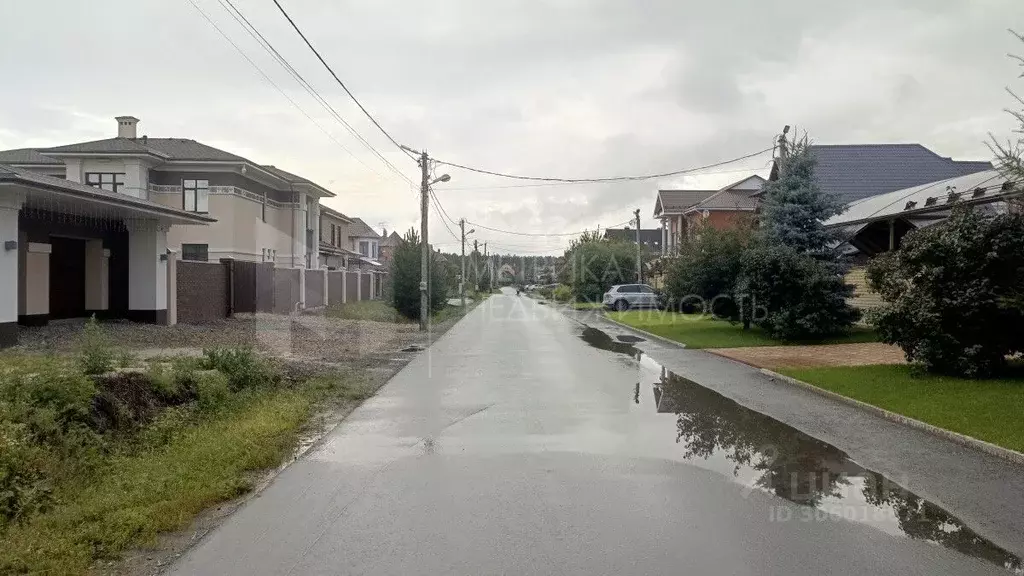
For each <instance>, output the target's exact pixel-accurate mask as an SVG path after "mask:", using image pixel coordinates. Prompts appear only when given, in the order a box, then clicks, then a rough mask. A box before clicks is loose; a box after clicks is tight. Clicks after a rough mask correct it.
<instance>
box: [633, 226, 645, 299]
mask: <svg viewBox="0 0 1024 576" xmlns="http://www.w3.org/2000/svg"><path fill="white" fill-rule="evenodd" d="M633 216H636V281H637V283H638V284H643V283H644V265H643V260H642V258H641V257H640V250H641V248H642V246H641V245H640V209H639V208H637V209H636V210H635V211H634V212H633Z"/></svg>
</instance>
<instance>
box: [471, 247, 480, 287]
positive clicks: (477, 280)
mask: <svg viewBox="0 0 1024 576" xmlns="http://www.w3.org/2000/svg"><path fill="white" fill-rule="evenodd" d="M479 251H480V248H479V247H478V241H477V240H473V261H472V262H471V264H472V265H473V290H476V289H478V288H480V266H479V264H478V263H477V261H476V255H477V253H478V252H479Z"/></svg>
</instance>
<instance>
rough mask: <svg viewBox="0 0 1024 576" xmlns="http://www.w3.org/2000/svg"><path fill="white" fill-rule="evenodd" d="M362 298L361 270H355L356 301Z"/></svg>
mask: <svg viewBox="0 0 1024 576" xmlns="http://www.w3.org/2000/svg"><path fill="white" fill-rule="evenodd" d="M362 300H363V271H362V270H356V302H361V301H362Z"/></svg>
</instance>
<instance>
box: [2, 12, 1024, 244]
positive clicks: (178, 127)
mask: <svg viewBox="0 0 1024 576" xmlns="http://www.w3.org/2000/svg"><path fill="white" fill-rule="evenodd" d="M196 1H197V2H198V3H199V5H200V6H201V7H202V8H203V9H204V10H205V11H206V12H207V13H208V14H209V15H210V16H211V17H212V18H213V19H214V20H215V21H216V22H217V23H218V25H219V26H221V27H222V28H223V29H224V30H225V32H227V33H228V34H229V35H230V36H231V38H232V39H233V40H234V41H235V42H237V43H238V44H239V46H241V47H242V48H243V49H244V50H245V52H246V53H247V54H248V55H249V56H250V57H251V58H252V59H253V60H254V61H255V62H257V63H258V65H259V66H260V67H262V68H263V69H264V70H265V71H266V72H267V73H268V74H269V75H270V76H271V77H272V78H273V80H274V81H275V82H276V83H277V84H278V85H279V86H280V87H281V88H282V89H284V90H285V91H286V92H287V94H288V95H289V96H291V97H292V98H293V99H295V100H296V102H298V103H299V104H300V105H301V106H302V108H304V109H305V110H306V111H307V112H308V113H309V114H310V115H311V116H312V117H313V118H314V119H315V120H316V121H317V122H319V123H320V124H321V125H322V126H323V127H324V128H325V129H326V130H328V131H329V132H330V133H331V134H332V135H333V136H334V137H335V138H337V139H338V140H339V141H340V142H341V143H342V144H343V145H344V147H345V148H347V149H348V150H349V151H350V152H351V153H352V154H354V155H356V156H357V157H358V158H359V161H356V160H354V159H353V158H352V157H351V156H350V155H349V152H346V151H345V150H342V148H341V147H339V146H338V145H336V144H335V143H334V142H332V141H331V140H330V139H329V138H328V137H326V136H325V135H324V134H323V133H322V132H321V131H320V130H319V129H318V128H317V127H315V126H314V125H312V124H311V123H310V121H309V120H307V119H306V118H305V117H304V116H303V115H302V114H301V113H300V112H298V111H296V110H295V109H293V108H292V106H291V105H290V104H289V103H288V102H287V100H286V99H285V98H283V97H282V96H281V94H279V93H278V92H277V91H276V90H275V89H274V88H272V87H271V86H269V85H268V84H267V82H266V81H265V80H264V79H263V78H261V77H260V76H259V75H258V74H257V73H255V72H254V71H253V70H252V69H251V67H250V65H249V64H248V63H247V62H246V61H245V60H243V59H242V58H241V57H240V56H239V55H238V54H237V53H236V52H235V51H234V49H232V48H231V46H230V45H229V44H228V43H227V42H225V41H224V39H223V38H221V36H220V35H219V34H218V33H217V32H216V31H214V30H213V29H212V28H211V27H210V26H209V24H208V23H207V22H206V21H205V20H203V19H202V17H200V16H199V15H198V14H197V13H196V12H195V10H194V9H193V8H192V6H191V5H189V3H188V2H187V1H186V0H181V1H176V2H156V1H131V0H111V1H109V2H101V3H68V2H60V1H58V0H37V1H36V2H20V3H14V2H12V3H9V4H10V6H5V9H4V22H5V29H4V34H3V35H2V36H0V70H3V71H4V76H5V79H16V80H15V81H10V82H4V89H3V90H0V147H3V148H13V147H19V146H26V145H48V144H57V143H64V142H71V141H79V140H88V139H95V138H103V137H107V136H109V135H110V134H111V133H112V132H113V129H114V126H113V121H112V117H113V116H114V115H117V114H122V113H127V114H134V115H136V116H138V117H140V118H142V120H143V122H142V124H141V129H142V131H143V132H145V133H147V134H149V135H151V136H181V137H192V138H196V139H198V140H202V141H205V142H209V143H210V144H213V145H217V146H220V147H223V148H226V149H229V150H231V151H234V152H236V153H239V154H243V155H246V156H249V157H251V158H252V159H253V160H256V161H259V162H264V163H272V164H275V165H278V166H281V167H283V168H286V169H289V170H293V171H298V172H301V173H302V174H304V175H306V176H308V177H310V178H313V179H315V180H317V181H320V182H322V183H330V187H331V188H332V189H333V190H335V191H336V192H338V198H336V199H333V200H332V201H331V205H332V206H334V207H336V208H339V209H341V210H343V211H346V212H351V213H353V214H357V215H359V216H362V217H363V218H364V219H365V220H366V221H367V222H372V223H377V222H382V221H386V222H388V225H389V228H392V229H398V230H405V229H407V228H408V227H409V226H412V225H418V216H417V213H418V203H417V201H416V195H415V194H414V193H412V192H411V191H410V189H409V185H408V184H407V183H406V182H405V181H403V180H402V179H401V178H400V177H397V176H395V175H393V174H392V173H391V172H390V171H389V170H388V169H387V168H386V167H385V166H384V165H383V164H382V163H381V162H380V161H379V160H378V159H376V158H375V157H374V156H373V155H372V154H370V152H369V151H367V150H366V149H365V148H364V147H363V146H362V145H361V144H359V143H358V142H357V141H356V140H355V139H354V138H353V137H352V136H351V135H349V134H348V133H347V132H346V131H345V129H344V128H342V127H341V126H340V125H339V124H338V123H336V122H335V121H334V120H333V119H331V118H330V116H329V115H328V114H327V113H326V112H324V111H323V110H322V109H320V108H319V107H318V106H317V105H316V104H315V103H314V102H313V100H312V99H311V98H310V97H309V96H308V95H307V94H305V93H304V92H303V91H302V90H301V88H300V87H299V86H298V85H297V84H296V83H295V82H294V81H293V80H292V79H291V78H289V77H288V76H287V75H286V73H285V72H284V71H283V70H282V69H280V68H279V67H278V66H277V65H276V63H274V62H273V61H272V60H271V59H270V57H269V56H268V55H267V54H265V53H264V52H263V51H262V50H261V49H260V47H259V46H258V45H257V44H256V43H255V42H254V41H253V40H252V39H251V38H250V37H249V36H248V35H246V34H245V33H244V32H243V30H242V29H241V28H240V27H239V26H238V25H237V24H236V23H235V22H234V20H232V19H231V18H230V17H229V16H228V14H227V13H226V12H225V11H224V10H223V9H222V8H221V6H220V5H219V4H218V3H217V2H216V1H215V0H196ZM236 4H237V5H238V6H239V7H240V8H241V9H242V10H243V11H244V12H245V14H246V15H247V17H249V18H250V20H252V21H253V23H254V24H255V25H256V26H257V27H259V29H260V30H261V31H262V32H263V33H264V35H266V37H267V38H269V39H270V41H271V42H273V43H274V45H275V47H277V49H278V50H280V51H281V53H283V54H284V55H285V56H286V57H287V58H288V59H289V60H290V61H291V63H292V64H293V65H294V66H295V67H296V68H297V69H298V70H299V71H300V72H301V73H302V74H303V75H304V76H305V77H306V78H307V79H308V80H309V81H310V82H312V83H313V84H314V85H315V86H316V87H317V89H318V90H319V91H320V92H321V93H322V94H323V95H324V97H326V98H327V99H328V100H329V101H330V102H331V103H332V105H334V107H335V108H336V109H337V110H338V111H339V112H340V113H341V114H342V115H343V116H344V117H345V118H346V119H347V120H348V121H349V122H350V123H351V124H352V126H353V127H354V128H355V129H356V130H358V131H359V133H360V134H362V135H363V136H364V137H365V138H366V139H367V140H369V141H370V142H371V143H372V145H373V146H374V147H376V148H377V149H378V150H380V151H381V152H382V153H384V154H385V155H386V156H387V157H388V158H389V159H390V161H391V162H392V163H394V164H395V165H396V166H398V167H399V168H400V170H401V171H402V172H403V173H404V174H405V175H406V176H407V177H409V178H411V179H414V180H415V179H416V178H417V175H416V170H417V168H416V166H415V164H414V163H413V162H411V161H410V160H409V159H408V158H407V157H405V156H404V155H402V154H401V153H399V152H397V151H396V150H394V149H393V148H392V147H391V145H390V143H389V142H387V141H386V140H385V139H384V137H383V136H382V135H380V134H379V133H377V132H376V130H375V128H373V127H372V126H371V125H370V124H369V122H368V121H367V120H366V119H365V118H364V117H362V115H361V113H360V112H359V111H358V110H357V109H356V108H355V106H354V105H353V104H352V103H351V102H349V101H348V100H347V97H346V96H345V95H344V94H343V92H342V91H341V89H340V88H339V87H338V86H337V85H335V84H334V83H333V80H331V79H330V78H329V76H328V75H327V74H326V72H325V71H324V70H323V69H322V68H321V67H320V65H319V63H318V62H317V61H316V60H315V59H314V58H313V56H312V55H311V54H310V53H309V52H308V50H307V49H306V48H305V46H304V45H302V43H301V40H299V39H298V38H297V37H296V36H295V34H294V33H293V32H292V31H291V30H290V28H289V27H288V25H287V23H286V22H285V21H284V20H283V18H281V16H280V15H279V14H278V13H277V12H276V10H275V9H274V7H273V5H272V4H271V3H265V2H260V3H250V2H244V1H242V2H237V1H236ZM285 6H286V7H287V8H288V9H289V10H290V11H291V12H292V15H293V17H295V19H296V20H297V21H298V22H299V23H300V25H301V26H302V27H303V28H304V29H305V30H306V32H307V34H308V36H309V37H310V39H311V40H312V41H313V42H314V43H315V44H316V45H317V46H318V47H319V48H320V49H321V51H322V53H323V54H324V56H325V57H326V58H327V59H328V60H329V61H330V62H331V64H332V65H333V66H334V68H335V70H336V71H337V72H338V74H339V75H340V76H341V77H342V78H343V79H344V80H345V81H346V82H347V84H348V85H349V87H350V88H351V89H352V90H353V91H354V92H355V93H356V94H357V95H358V96H359V97H360V98H361V99H362V100H363V101H364V103H365V104H366V105H367V107H368V108H369V109H371V110H372V111H373V113H374V114H375V116H376V117H377V118H378V119H379V120H380V122H381V123H382V124H384V125H385V126H386V127H387V128H388V129H389V131H391V132H392V133H393V134H394V135H395V136H396V137H397V138H399V139H400V140H401V141H402V142H404V143H407V144H409V145H412V146H414V147H417V148H420V147H426V148H427V149H429V150H430V152H431V153H432V154H433V155H435V156H436V157H438V158H441V159H450V160H453V161H456V162H460V163H465V164H470V165H475V166H480V167H483V168H489V169H495V170H499V171H506V172H517V173H527V174H536V175H553V176H610V175H617V174H623V173H640V172H658V171H666V170H671V169H675V168H682V167H687V166H693V165H699V164H704V163H710V162H714V161H717V160H721V159H724V158H729V157H735V156H739V155H743V154H746V153H748V152H752V151H754V150H758V149H761V148H764V147H766V146H769V145H770V144H771V140H772V136H773V135H774V134H775V133H776V132H777V131H778V130H779V128H780V127H781V126H782V125H784V124H792V125H796V126H797V127H799V128H800V129H805V130H807V131H808V133H809V134H810V135H811V136H812V138H814V139H815V140H817V141H819V142H873V141H902V142H921V143H923V144H925V145H927V146H930V147H932V148H933V149H935V150H936V151H937V152H939V153H942V154H944V155H955V156H958V157H969V158H984V157H986V156H987V154H988V152H987V149H986V148H985V146H984V140H985V138H986V135H987V132H988V131H995V132H996V133H1005V132H1006V131H1007V130H1008V129H1009V128H1010V122H1009V120H1008V119H1007V118H1006V117H1005V116H1004V114H1003V113H1002V112H1001V109H1002V108H1003V107H1005V106H1007V105H1009V104H1010V102H1009V99H1008V97H1007V96H1006V95H1005V93H1004V92H1003V90H1002V88H1003V86H1004V85H1006V84H1010V83H1013V82H1015V81H1016V80H1015V76H1016V74H1017V70H1016V69H1015V68H1014V67H1013V65H1012V63H1011V62H1009V61H1008V59H1006V58H1005V54H1006V53H1007V52H1008V51H1011V50H1024V47H1022V46H1019V45H1018V44H1019V43H1017V42H1016V41H1015V40H1014V39H1013V38H1012V37H1011V36H1010V35H1009V34H1007V33H1006V32H1005V28H1006V27H1007V26H1015V27H1017V28H1024V3H1021V2H1019V0H989V1H987V2H962V1H958V0H866V1H864V2H843V3H838V2H828V3H823V2H820V1H815V0H792V1H787V2H755V1H752V0H751V1H731V2H718V3H692V2H678V1H674V0H650V1H647V2H642V3H635V2H621V1H618V0H569V1H559V2H556V1H554V0H551V1H538V2H530V3H493V2H479V1H476V2H474V1H470V0H438V1H436V2H433V3H431V4H430V5H429V7H428V8H429V9H426V10H423V9H422V8H423V7H422V6H420V5H414V4H411V3H409V2H406V1H399V0H389V1H381V0H361V1H356V0H348V1H344V2H328V1H326V0H320V1H312V0H310V1H308V2H298V1H295V0H292V1H289V2H285ZM44 23H45V25H44ZM360 161H361V163H360ZM364 164H365V165H364ZM367 166H369V167H370V168H372V170H371V169H370V168H367ZM743 167H749V168H752V169H754V168H759V167H763V161H761V162H751V163H747V164H744V165H743ZM728 168H730V167H725V169H728ZM442 169H445V170H448V171H449V172H450V173H451V174H452V176H453V180H452V182H451V183H450V184H448V185H447V189H446V188H445V186H443V185H439V186H438V190H437V192H438V196H439V198H441V200H442V202H443V203H444V205H445V207H446V209H447V211H448V213H449V214H451V215H452V216H453V217H454V218H459V217H466V218H468V219H470V220H473V221H477V222H481V223H486V224H488V225H491V226H493V227H497V228H510V229H515V230H518V231H526V232H540V231H548V230H558V231H572V230H578V229H581V228H592V227H594V226H595V225H596V224H598V223H600V224H602V225H608V224H615V223H618V222H621V221H624V220H626V218H628V217H629V215H630V212H632V210H633V209H634V208H636V207H639V208H641V210H642V213H643V214H644V218H645V223H648V224H653V221H652V220H651V219H650V212H651V209H652V208H653V198H654V191H655V190H656V189H657V186H658V183H656V182H647V183H628V184H616V185H580V186H564V187H536V188H507V186H509V185H510V184H515V183H514V182H510V181H507V180H501V179H496V178H491V177H486V176H482V175H476V174H470V173H466V172H464V171H460V170H457V169H454V168H443V167H442ZM720 170H721V169H720ZM378 174H379V175H378ZM732 176H735V177H736V179H739V178H740V177H742V176H743V174H742V173H734V174H729V173H725V174H721V173H719V174H713V175H709V176H707V177H705V178H704V179H703V180H702V179H693V178H687V179H678V180H676V181H674V182H665V183H663V184H664V185H666V186H667V185H671V184H673V183H674V184H679V183H684V184H694V185H697V184H699V183H700V182H702V181H703V182H708V181H713V182H719V183H720V182H722V181H727V180H729V179H731V178H732ZM488 186H489V187H492V188H490V189H479V188H481V187H488ZM499 186H500V187H501V188H494V187H499ZM465 188H474V189H471V190H468V189H465ZM432 217H433V213H432ZM431 234H432V237H433V238H447V237H448V232H447V231H445V230H444V228H443V227H442V226H441V224H440V222H438V221H437V220H436V219H434V224H433V225H432V226H431ZM480 238H481V239H485V238H486V239H490V241H492V242H494V243H495V245H506V246H517V247H519V248H520V249H521V250H524V251H525V250H531V249H535V250H553V249H557V248H558V247H560V246H563V245H564V244H565V243H566V242H565V241H564V239H557V238H537V237H524V236H511V235H501V234H497V233H487V234H484V233H482V232H481V234H480ZM450 240H451V239H450V238H449V241H450Z"/></svg>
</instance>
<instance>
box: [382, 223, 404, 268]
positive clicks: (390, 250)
mask: <svg viewBox="0 0 1024 576" xmlns="http://www.w3.org/2000/svg"><path fill="white" fill-rule="evenodd" d="M381 236H383V238H382V239H381V240H380V242H379V243H378V244H377V246H378V247H379V251H380V254H379V257H378V260H379V261H380V263H381V264H383V265H384V266H390V265H391V259H392V257H393V255H394V252H395V248H397V247H398V246H399V245H401V244H402V243H403V242H405V240H403V239H402V237H401V236H399V235H398V232H395V231H392V232H391V234H388V231H387V230H384V231H383V233H382V234H381Z"/></svg>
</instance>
